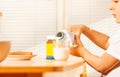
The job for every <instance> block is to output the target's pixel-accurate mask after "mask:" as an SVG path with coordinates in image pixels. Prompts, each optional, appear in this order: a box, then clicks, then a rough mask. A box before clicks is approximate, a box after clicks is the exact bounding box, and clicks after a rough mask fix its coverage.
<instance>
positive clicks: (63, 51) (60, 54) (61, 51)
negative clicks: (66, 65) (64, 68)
mask: <svg viewBox="0 0 120 77" xmlns="http://www.w3.org/2000/svg"><path fill="white" fill-rule="evenodd" d="M54 58H55V60H61V61H65V60H67V59H68V58H69V51H68V48H63V47H60V48H58V47H55V48H54Z"/></svg>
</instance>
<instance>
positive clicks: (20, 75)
mask: <svg viewBox="0 0 120 77" xmlns="http://www.w3.org/2000/svg"><path fill="white" fill-rule="evenodd" d="M83 64H84V61H83V60H82V59H81V60H71V59H70V60H67V61H55V60H53V61H48V60H44V59H40V58H39V57H35V58H33V59H32V60H12V59H6V60H5V61H3V62H1V63H0V77H43V74H44V73H46V72H63V71H69V70H73V69H75V68H78V67H80V66H81V65H83Z"/></svg>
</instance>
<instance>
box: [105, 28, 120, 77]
mask: <svg viewBox="0 0 120 77" xmlns="http://www.w3.org/2000/svg"><path fill="white" fill-rule="evenodd" d="M109 41H110V46H109V47H108V49H107V51H106V52H107V53H108V54H110V55H111V56H114V57H115V58H117V59H119V60H120V30H119V31H118V32H117V33H116V34H115V35H114V36H113V37H111V38H110V39H109ZM105 77H120V66H119V67H118V68H116V69H114V70H113V71H111V72H110V73H109V74H108V75H107V76H105Z"/></svg>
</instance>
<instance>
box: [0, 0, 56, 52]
mask: <svg viewBox="0 0 120 77" xmlns="http://www.w3.org/2000/svg"><path fill="white" fill-rule="evenodd" d="M56 9H57V7H56V0H0V11H2V13H3V16H2V17H1V18H0V40H10V41H11V42H12V46H11V50H24V49H26V48H30V47H33V46H35V45H37V44H40V43H42V42H44V41H45V40H46V36H47V35H54V34H55V33H56Z"/></svg>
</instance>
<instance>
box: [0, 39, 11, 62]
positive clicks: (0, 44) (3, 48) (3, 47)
mask: <svg viewBox="0 0 120 77" xmlns="http://www.w3.org/2000/svg"><path fill="white" fill-rule="evenodd" d="M10 48H11V42H10V41H0V62H2V61H3V60H4V59H5V58H6V57H7V56H8V53H9V51H10Z"/></svg>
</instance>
